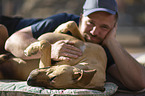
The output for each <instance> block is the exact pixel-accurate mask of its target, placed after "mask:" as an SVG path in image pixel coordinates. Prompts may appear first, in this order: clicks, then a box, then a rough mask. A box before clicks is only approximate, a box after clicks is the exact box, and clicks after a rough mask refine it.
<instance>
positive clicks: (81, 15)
mask: <svg viewBox="0 0 145 96" xmlns="http://www.w3.org/2000/svg"><path fill="white" fill-rule="evenodd" d="M82 17H83V14H82V13H81V14H80V19H79V22H81V21H82Z"/></svg>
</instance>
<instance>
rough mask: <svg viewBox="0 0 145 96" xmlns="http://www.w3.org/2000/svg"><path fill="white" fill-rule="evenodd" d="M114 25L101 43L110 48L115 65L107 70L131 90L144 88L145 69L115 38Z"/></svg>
mask: <svg viewBox="0 0 145 96" xmlns="http://www.w3.org/2000/svg"><path fill="white" fill-rule="evenodd" d="M115 35H116V27H115V28H114V29H113V30H112V31H111V32H110V33H109V34H108V36H107V37H106V38H105V40H104V42H103V44H104V45H105V46H106V47H107V48H108V49H109V50H110V52H111V54H112V56H113V59H114V61H115V63H116V64H115V65H113V66H111V67H110V68H109V69H108V72H109V73H110V74H111V75H112V76H113V77H115V78H116V79H118V80H119V81H121V82H122V83H123V84H124V85H125V86H126V87H127V88H129V89H131V90H141V89H143V88H145V69H144V67H143V66H141V65H140V64H139V63H138V62H137V61H136V60H135V59H134V58H133V57H132V56H131V55H130V54H129V53H128V52H127V51H126V50H125V49H124V48H122V46H121V45H120V44H119V42H118V41H117V40H116V39H115Z"/></svg>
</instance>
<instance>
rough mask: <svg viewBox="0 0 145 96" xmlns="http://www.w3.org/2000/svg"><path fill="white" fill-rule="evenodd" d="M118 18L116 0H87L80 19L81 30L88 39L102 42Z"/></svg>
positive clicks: (93, 41)
mask: <svg viewBox="0 0 145 96" xmlns="http://www.w3.org/2000/svg"><path fill="white" fill-rule="evenodd" d="M117 18H118V11H117V3H116V1H115V0H86V2H85V4H84V6H83V15H82V17H81V19H80V26H79V27H80V31H81V34H82V35H83V36H84V38H85V39H86V41H89V42H92V43H99V44H100V43H102V42H103V40H104V38H105V37H106V35H107V34H108V32H110V31H111V30H112V29H113V27H114V26H115V24H116V22H117Z"/></svg>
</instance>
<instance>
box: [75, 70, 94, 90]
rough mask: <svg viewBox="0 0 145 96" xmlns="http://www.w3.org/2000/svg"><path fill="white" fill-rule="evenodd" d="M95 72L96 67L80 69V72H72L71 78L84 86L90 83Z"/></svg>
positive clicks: (80, 85)
mask: <svg viewBox="0 0 145 96" xmlns="http://www.w3.org/2000/svg"><path fill="white" fill-rule="evenodd" d="M95 73H96V69H94V70H81V72H75V73H74V74H73V79H74V80H76V82H77V86H79V87H84V86H86V85H88V84H89V83H90V81H91V80H92V78H93V76H94V74H95Z"/></svg>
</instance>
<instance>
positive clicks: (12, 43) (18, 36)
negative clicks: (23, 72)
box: [5, 26, 40, 59]
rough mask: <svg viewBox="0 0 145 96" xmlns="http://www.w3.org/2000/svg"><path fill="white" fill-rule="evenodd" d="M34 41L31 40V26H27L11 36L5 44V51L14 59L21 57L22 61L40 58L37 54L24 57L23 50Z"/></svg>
mask: <svg viewBox="0 0 145 96" xmlns="http://www.w3.org/2000/svg"><path fill="white" fill-rule="evenodd" d="M35 41H37V40H36V39H35V38H33V34H32V30H31V26H29V27H26V28H24V29H21V30H19V31H17V32H16V33H14V34H13V35H11V36H10V37H9V38H8V40H7V41H6V43H5V50H7V51H9V52H11V53H12V54H13V55H15V56H16V57H21V58H23V59H36V58H40V55H39V54H36V55H33V56H31V57H26V56H25V55H24V50H25V48H26V47H27V46H28V45H30V44H31V43H33V42H35Z"/></svg>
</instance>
